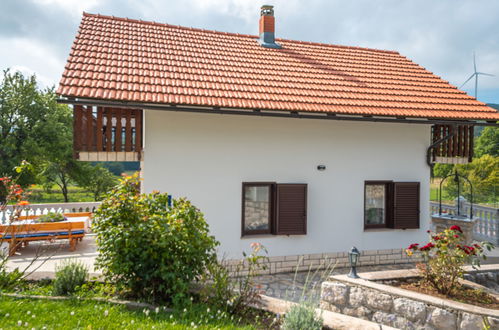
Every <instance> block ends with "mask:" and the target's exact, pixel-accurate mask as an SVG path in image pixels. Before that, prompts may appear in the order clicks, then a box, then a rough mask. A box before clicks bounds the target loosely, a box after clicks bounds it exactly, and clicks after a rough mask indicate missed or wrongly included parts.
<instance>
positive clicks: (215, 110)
mask: <svg viewBox="0 0 499 330" xmlns="http://www.w3.org/2000/svg"><path fill="white" fill-rule="evenodd" d="M57 102H58V103H62V104H72V105H91V106H103V107H106V106H107V107H120V108H134V109H137V108H139V109H144V110H163V111H182V112H191V113H208V114H210V113H211V114H226V115H246V116H263V117H279V118H300V119H326V120H347V121H363V122H382V123H405V124H425V125H433V124H440V125H446V124H447V125H450V124H452V125H456V124H457V125H474V126H495V127H499V123H498V122H497V121H487V120H483V119H468V120H457V119H448V118H424V117H396V116H378V115H376V116H371V115H365V114H342V113H331V112H311V111H287V110H268V109H238V108H220V107H208V106H206V107H203V106H195V105H177V104H158V103H140V102H128V101H111V100H102V99H88V98H74V97H70V96H64V95H61V97H60V98H59V99H57Z"/></svg>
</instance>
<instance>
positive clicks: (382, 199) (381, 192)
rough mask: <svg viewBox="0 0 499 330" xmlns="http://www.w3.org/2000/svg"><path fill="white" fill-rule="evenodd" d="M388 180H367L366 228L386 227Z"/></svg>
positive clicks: (365, 198)
mask: <svg viewBox="0 0 499 330" xmlns="http://www.w3.org/2000/svg"><path fill="white" fill-rule="evenodd" d="M388 186H389V183H388V182H366V185H365V195H364V200H365V202H364V203H365V205H364V219H365V227H366V228H376V227H386V225H387V201H388V198H387V194H388Z"/></svg>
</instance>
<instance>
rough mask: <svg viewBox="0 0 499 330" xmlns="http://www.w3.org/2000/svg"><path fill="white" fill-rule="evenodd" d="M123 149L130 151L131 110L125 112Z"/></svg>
mask: <svg viewBox="0 0 499 330" xmlns="http://www.w3.org/2000/svg"><path fill="white" fill-rule="evenodd" d="M125 151H132V111H130V110H129V111H127V112H126V126H125Z"/></svg>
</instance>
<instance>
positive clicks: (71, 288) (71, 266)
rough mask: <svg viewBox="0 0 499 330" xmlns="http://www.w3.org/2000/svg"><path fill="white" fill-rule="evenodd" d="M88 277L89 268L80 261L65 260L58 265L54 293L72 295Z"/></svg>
mask: <svg viewBox="0 0 499 330" xmlns="http://www.w3.org/2000/svg"><path fill="white" fill-rule="evenodd" d="M87 277H88V268H87V267H86V266H85V265H84V264H83V263H81V262H78V261H73V260H69V261H64V262H62V264H61V265H59V266H57V267H56V273H55V280H54V288H53V290H54V291H53V293H54V294H55V295H56V296H65V295H71V294H73V293H75V292H76V290H77V289H78V287H80V286H82V285H83V284H84V283H85V281H86V280H87Z"/></svg>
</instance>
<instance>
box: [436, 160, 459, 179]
mask: <svg viewBox="0 0 499 330" xmlns="http://www.w3.org/2000/svg"><path fill="white" fill-rule="evenodd" d="M453 169H454V164H441V163H437V164H435V166H433V176H434V177H436V178H445V177H446V176H447V175H449V174H450V173H451V172H452V170H453Z"/></svg>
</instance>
